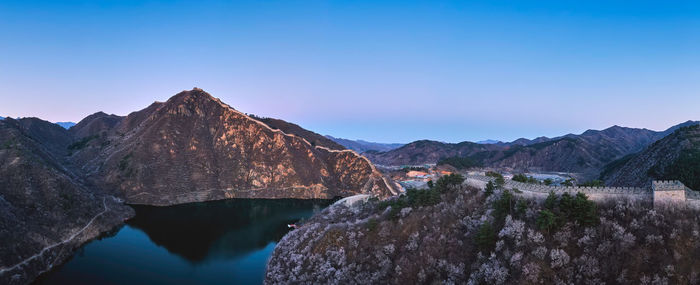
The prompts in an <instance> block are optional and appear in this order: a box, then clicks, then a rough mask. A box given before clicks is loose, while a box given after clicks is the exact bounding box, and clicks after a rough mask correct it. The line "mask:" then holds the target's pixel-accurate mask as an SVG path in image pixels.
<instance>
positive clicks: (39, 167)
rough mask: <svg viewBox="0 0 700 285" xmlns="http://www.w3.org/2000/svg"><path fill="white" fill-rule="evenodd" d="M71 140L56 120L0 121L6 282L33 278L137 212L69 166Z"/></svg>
mask: <svg viewBox="0 0 700 285" xmlns="http://www.w3.org/2000/svg"><path fill="white" fill-rule="evenodd" d="M71 142H72V139H71V136H70V135H69V134H68V132H67V131H66V130H65V129H63V128H62V127H60V126H58V125H55V124H53V123H50V122H46V121H42V120H39V119H35V118H25V119H21V120H13V119H6V120H2V121H0V240H2V243H3V245H2V246H0V283H1V284H23V283H27V282H29V281H31V280H33V278H35V277H36V276H37V275H39V274H40V273H41V272H44V271H46V270H49V269H50V268H51V267H52V266H54V265H58V264H60V263H61V262H63V261H64V260H65V259H66V258H68V257H70V255H71V253H72V252H73V250H74V249H75V248H77V247H78V246H80V245H81V244H82V243H84V242H85V241H87V240H89V239H92V238H95V237H96V236H98V235H99V234H100V233H101V232H104V231H106V230H109V229H111V228H112V227H114V226H116V225H119V224H121V223H122V221H123V220H124V219H126V218H128V217H129V216H130V215H131V214H132V210H131V209H130V208H128V207H126V206H124V205H123V204H122V203H120V202H118V200H115V199H114V198H113V197H111V196H108V195H105V194H103V193H101V192H99V191H97V189H94V188H89V187H86V186H85V185H84V184H83V183H82V182H81V180H80V177H79V175H76V174H75V173H74V172H73V171H71V170H70V168H69V167H66V163H65V161H63V159H64V158H65V155H66V154H67V150H68V148H69V146H71Z"/></svg>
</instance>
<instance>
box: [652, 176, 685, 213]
mask: <svg viewBox="0 0 700 285" xmlns="http://www.w3.org/2000/svg"><path fill="white" fill-rule="evenodd" d="M651 189H652V190H653V191H654V207H657V206H661V205H669V204H675V203H684V202H685V189H686V187H685V185H683V183H681V182H680V181H678V180H655V181H652V182H651Z"/></svg>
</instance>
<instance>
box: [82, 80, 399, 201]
mask: <svg viewBox="0 0 700 285" xmlns="http://www.w3.org/2000/svg"><path fill="white" fill-rule="evenodd" d="M102 117H104V116H101V117H100V116H96V119H99V118H102ZM273 123H274V126H275V127H276V128H271V127H270V126H268V125H267V124H265V123H263V122H261V121H259V120H256V119H254V118H251V117H249V116H247V115H245V114H243V113H241V112H239V111H237V110H235V109H233V108H232V107H230V106H228V105H226V104H224V103H223V102H221V101H220V100H218V99H216V98H214V97H212V96H211V95H209V94H207V93H206V92H204V91H202V90H201V89H194V90H191V91H184V92H181V93H179V94H177V95H175V96H173V97H172V98H170V99H169V100H168V101H167V102H165V103H154V104H152V105H151V106H149V107H148V108H146V109H144V110H141V111H138V112H134V113H131V114H129V115H128V116H126V117H125V118H123V119H121V121H120V122H119V123H117V124H116V125H114V126H113V127H112V128H110V129H108V130H106V131H105V130H101V131H100V132H97V133H96V132H94V131H92V132H88V133H86V135H89V136H88V138H93V139H91V140H90V141H89V142H88V143H87V144H86V146H85V147H84V148H82V149H80V150H78V151H76V152H75V153H73V158H72V159H73V161H75V163H76V164H77V165H81V168H82V169H83V170H85V171H86V173H87V174H88V178H89V181H91V182H93V183H94V184H96V185H99V186H101V187H103V188H104V189H107V190H109V191H112V192H113V193H116V194H117V195H120V196H123V197H125V198H126V200H127V202H129V203H138V204H151V205H172V204H179V203H186V202H195V201H206V200H213V199H224V198H332V197H334V196H348V195H353V194H358V193H372V194H374V195H377V196H379V197H388V196H390V195H392V194H393V193H396V190H395V189H394V187H395V186H394V184H393V183H391V182H390V181H388V180H387V179H385V178H384V177H383V176H382V174H381V173H380V172H378V171H377V170H376V169H375V168H374V166H373V165H372V163H370V162H369V160H367V159H365V158H364V157H362V156H360V155H358V154H356V153H355V152H352V151H349V150H344V149H339V148H342V147H340V146H339V145H329V146H330V147H333V148H329V147H326V146H324V145H326V144H327V143H328V141H330V140H327V139H325V138H323V137H321V136H320V135H319V136H318V137H321V138H323V140H314V143H312V142H309V141H308V140H307V139H306V138H305V137H310V134H313V133H311V132H308V131H306V130H303V129H301V128H300V127H298V126H296V125H292V124H289V123H286V122H284V121H279V120H278V121H273ZM81 124H82V125H92V124H91V123H90V122H80V124H79V125H81ZM103 125H104V124H103ZM278 128H279V129H278ZM76 129H77V130H76V131H78V130H80V128H78V126H76ZM280 129H286V130H290V131H291V132H293V133H292V134H288V133H285V132H284V131H282V130H280ZM302 131H304V132H302ZM294 133H298V134H300V135H295V134H294ZM330 143H332V142H330ZM333 144H334V143H333Z"/></svg>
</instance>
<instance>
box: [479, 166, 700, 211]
mask: <svg viewBox="0 0 700 285" xmlns="http://www.w3.org/2000/svg"><path fill="white" fill-rule="evenodd" d="M493 180H495V178H493V177H489V176H485V175H473V174H469V175H466V176H465V183H466V184H468V185H471V186H474V187H477V188H482V189H483V188H485V187H486V184H487V183H488V182H489V181H493ZM503 187H504V188H505V189H509V190H513V192H516V194H517V195H520V196H523V197H528V198H535V199H544V198H546V197H547V196H548V195H549V193H550V192H554V193H555V194H558V195H561V194H564V193H569V194H571V195H576V193H578V192H581V193H584V194H586V195H587V196H588V198H590V199H591V200H593V201H598V202H602V201H608V200H615V199H633V200H644V201H649V202H652V203H654V207H663V206H669V205H687V206H688V207H691V208H694V209H699V210H700V192H698V191H693V190H691V189H690V188H688V187H686V186H685V185H683V183H681V182H680V181H676V180H671V181H658V180H657V181H653V182H652V184H651V187H650V188H641V187H582V186H548V185H543V184H535V183H523V182H517V181H513V180H510V179H506V180H505V184H504V185H503ZM514 189H517V190H518V191H514Z"/></svg>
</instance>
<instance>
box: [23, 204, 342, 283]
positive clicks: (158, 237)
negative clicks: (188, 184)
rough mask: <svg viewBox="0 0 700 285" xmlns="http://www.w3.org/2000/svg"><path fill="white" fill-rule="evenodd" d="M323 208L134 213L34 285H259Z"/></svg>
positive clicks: (214, 207) (218, 207) (192, 207)
mask: <svg viewBox="0 0 700 285" xmlns="http://www.w3.org/2000/svg"><path fill="white" fill-rule="evenodd" d="M330 203H331V201H324V200H313V201H312V200H292V199H282V200H251V199H233V200H224V201H213V202H205V203H192V204H185V205H177V206H170V207H152V206H134V208H135V209H136V217H134V218H133V219H131V220H129V221H128V222H127V224H126V225H125V226H123V227H122V228H121V229H119V230H118V231H115V233H114V234H112V235H111V236H105V237H103V238H101V239H99V240H95V241H92V242H90V243H88V244H87V245H85V246H83V247H82V248H81V249H80V250H79V251H78V252H77V253H76V254H75V256H73V258H72V259H71V260H70V261H68V262H67V263H66V264H64V265H63V266H60V267H58V268H56V269H55V270H53V271H52V272H49V273H47V274H46V275H45V276H42V277H41V278H40V279H39V280H37V282H36V283H37V284H261V283H262V280H263V276H264V273H265V265H266V264H267V259H268V258H269V257H270V254H272V250H273V249H274V247H275V244H276V243H277V242H278V241H279V240H280V239H281V238H282V236H284V235H285V234H286V233H287V232H288V231H289V229H288V228H287V224H288V223H294V222H296V221H298V220H299V219H302V218H308V217H310V216H311V215H312V214H313V213H314V212H315V211H319V210H320V209H322V208H323V207H326V206H328V205H329V204H330Z"/></svg>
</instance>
